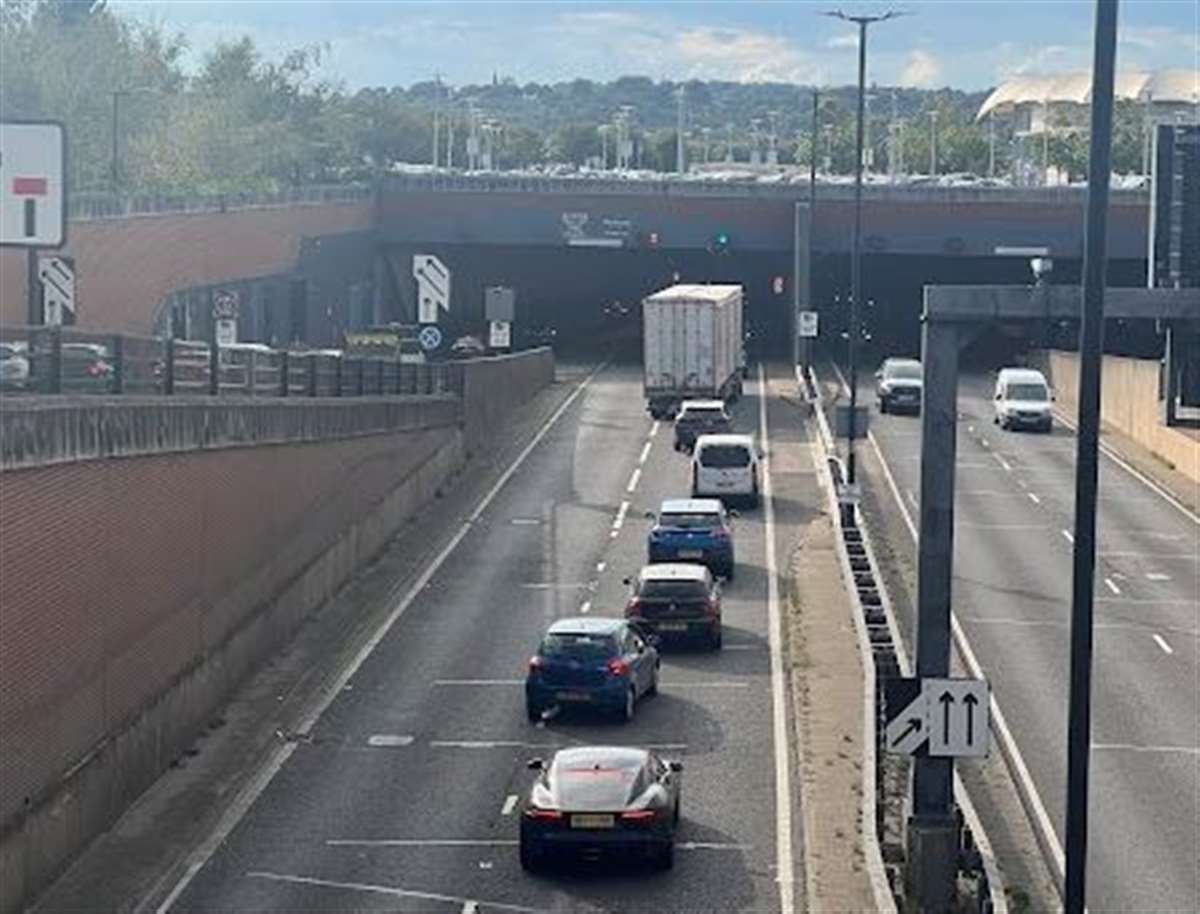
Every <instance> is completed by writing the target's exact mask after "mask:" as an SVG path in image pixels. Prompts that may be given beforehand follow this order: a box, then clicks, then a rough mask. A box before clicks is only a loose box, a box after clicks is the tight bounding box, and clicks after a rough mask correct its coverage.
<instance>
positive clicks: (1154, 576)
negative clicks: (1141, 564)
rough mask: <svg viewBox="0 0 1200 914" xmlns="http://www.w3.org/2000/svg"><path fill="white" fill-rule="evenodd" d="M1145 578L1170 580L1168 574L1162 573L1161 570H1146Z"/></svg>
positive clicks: (1149, 579) (1148, 579)
mask: <svg viewBox="0 0 1200 914" xmlns="http://www.w3.org/2000/svg"><path fill="white" fill-rule="evenodd" d="M1146 580H1147V581H1169V580H1171V576H1170V575H1169V574H1163V573H1162V572H1161V571H1148V572H1146Z"/></svg>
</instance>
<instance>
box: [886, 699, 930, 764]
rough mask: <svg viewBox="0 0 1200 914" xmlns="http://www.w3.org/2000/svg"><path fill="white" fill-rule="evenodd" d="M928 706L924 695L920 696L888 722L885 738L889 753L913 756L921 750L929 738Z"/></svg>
mask: <svg viewBox="0 0 1200 914" xmlns="http://www.w3.org/2000/svg"><path fill="white" fill-rule="evenodd" d="M927 708H928V704H927V702H926V699H925V695H924V693H922V694H920V695H918V696H917V697H916V698H914V699H913V700H912V701H910V702H909V703H908V704H907V705H905V707H904V710H903V711H901V712H900V713H899V714H898V715H896V716H895V717H893V718H892V719H891V721H889V722H888V725H887V729H886V730H885V731H884V736H885V738H886V740H887V742H886V743H885V747H886V748H887V751H888V752H894V753H896V754H897V755H912V754H913V753H914V752H916V751H917V750H918V749H920V748H921V744H922V743H924V742H925V740H926V739H928V737H929V732H928V730H929V728H928V725H927V718H928V713H927Z"/></svg>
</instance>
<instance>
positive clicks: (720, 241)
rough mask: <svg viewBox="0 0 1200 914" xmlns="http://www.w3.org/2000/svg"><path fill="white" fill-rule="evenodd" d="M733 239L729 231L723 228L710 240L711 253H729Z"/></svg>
mask: <svg viewBox="0 0 1200 914" xmlns="http://www.w3.org/2000/svg"><path fill="white" fill-rule="evenodd" d="M731 241H732V239H731V238H730V237H729V232H726V231H725V230H723V229H722V230H721V231H719V232H717V233H716V234H715V235H713V236H712V238H710V239H709V240H708V251H709V253H710V254H727V253H728V252H729V245H730V243H731Z"/></svg>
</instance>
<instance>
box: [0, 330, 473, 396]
mask: <svg viewBox="0 0 1200 914" xmlns="http://www.w3.org/2000/svg"><path fill="white" fill-rule="evenodd" d="M462 370H463V369H462V365H461V363H456V362H434V363H422V364H414V363H409V362H401V361H398V360H396V359H385V358H366V357H356V356H347V355H345V354H342V353H339V352H337V351H333V350H306V349H271V348H270V347H268V346H264V345H260V344H256V343H235V344H233V345H229V346H217V347H215V351H214V347H212V346H210V345H209V344H208V343H206V342H203V341H195V340H176V339H170V338H162V337H142V336H131V335H128V334H105V333H98V332H94V331H87V330H78V329H75V328H72V327H0V392H2V393H3V394H4V396H5V398H6V399H7V398H8V397H10V396H19V395H49V394H107V395H113V394H142V395H161V396H173V395H200V396H239V397H377V396H402V395H416V394H425V395H428V394H454V395H461V393H462Z"/></svg>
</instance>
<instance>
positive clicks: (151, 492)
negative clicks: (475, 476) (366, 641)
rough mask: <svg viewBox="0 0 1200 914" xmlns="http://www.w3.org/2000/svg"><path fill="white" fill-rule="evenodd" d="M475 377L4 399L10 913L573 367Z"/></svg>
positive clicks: (544, 358)
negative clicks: (426, 382) (382, 390)
mask: <svg viewBox="0 0 1200 914" xmlns="http://www.w3.org/2000/svg"><path fill="white" fill-rule="evenodd" d="M463 370H464V377H470V378H472V381H471V382H470V384H469V385H466V386H467V387H469V390H468V392H467V393H466V395H465V396H466V399H465V400H464V401H460V400H459V399H458V398H455V397H426V398H407V399H400V398H397V399H394V400H390V401H389V400H379V399H372V400H354V399H342V400H338V401H307V402H305V401H299V400H296V401H279V400H276V401H236V402H235V401H224V402H220V401H212V400H208V401H205V400H203V399H200V398H195V399H190V400H188V399H180V400H174V401H163V400H157V401H156V400H152V399H149V398H147V399H144V400H140V401H139V400H136V399H133V398H129V399H125V398H121V399H118V398H108V399H105V400H98V399H94V398H53V399H50V398H46V400H43V401H41V402H40V403H38V404H36V405H35V406H33V405H31V406H30V408H29V409H24V410H23V409H21V407H23V406H26V405H29V404H28V401H24V400H22V401H11V402H12V403H13V404H17V405H16V406H15V407H14V406H10V407H6V409H5V410H4V411H2V412H0V419H2V424H0V743H2V745H3V751H0V911H4V912H9V911H16V910H19V909H20V906H21V904H22V903H23V902H24V901H25V900H27V899H28V898H29V897H30V896H32V895H33V894H34V893H35V892H36V891H38V890H39V889H40V888H41V887H42V886H44V885H45V884H46V883H47V882H48V881H49V880H51V879H52V878H53V877H54V876H55V875H56V874H57V873H58V872H60V871H61V869H62V868H63V867H64V866H65V865H66V864H67V863H68V862H69V861H70V859H71V858H72V857H73V856H74V855H75V854H77V853H78V852H79V851H80V850H82V848H83V847H84V846H85V845H86V844H87V842H88V841H90V840H91V839H92V838H93V837H94V836H95V835H97V834H98V833H99V832H101V831H102V830H104V829H106V828H107V827H109V826H110V825H111V823H112V822H113V821H115V819H116V818H117V817H118V816H119V815H120V814H121V813H122V812H123V811H124V810H125V809H126V808H127V807H128V805H129V804H130V803H131V802H132V801H133V800H134V799H135V798H136V797H137V796H138V795H139V794H140V793H141V792H142V791H143V790H145V789H146V788H147V787H148V786H150V784H151V783H153V781H154V780H155V779H156V778H157V777H158V776H159V775H160V774H161V773H162V772H163V771H164V770H165V768H166V766H167V765H169V764H170V762H171V761H172V760H173V759H175V758H178V757H179V755H180V754H181V753H182V752H183V751H184V749H186V748H187V747H188V746H189V745H190V744H191V743H192V742H193V741H194V739H195V736H196V734H197V733H198V732H199V730H200V729H201V728H202V726H203V725H204V723H205V722H207V721H208V720H210V719H211V717H212V715H213V713H214V711H215V710H216V709H217V708H219V707H220V705H221V704H222V703H223V702H224V701H225V700H227V698H228V697H229V696H230V694H231V693H232V691H233V690H234V689H235V688H236V687H237V685H238V684H239V683H240V682H241V681H243V680H244V678H245V677H246V676H247V675H248V674H250V673H251V672H253V671H254V669H255V668H256V667H257V666H258V665H259V664H260V663H261V662H262V661H263V660H264V659H266V658H267V657H269V656H270V655H271V654H272V653H273V652H275V651H277V650H279V649H280V648H281V647H282V646H283V645H284V644H286V642H287V641H288V640H289V638H290V637H291V636H292V635H293V634H294V632H295V631H296V629H297V627H298V626H299V625H300V624H301V622H302V621H303V620H304V618H305V617H306V616H307V615H308V614H309V613H311V612H312V611H313V610H315V609H316V608H317V607H319V606H320V605H321V604H322V603H324V602H325V601H326V600H328V599H329V598H330V597H331V596H332V595H333V594H334V593H335V592H336V591H337V589H338V588H339V587H340V586H342V584H344V583H345V582H346V581H347V580H348V579H349V578H350V577H351V576H352V575H353V574H354V573H355V572H356V571H357V570H358V569H359V568H360V567H362V565H363V564H365V563H366V562H367V561H369V560H370V559H371V558H372V557H373V556H374V555H376V554H377V553H378V552H379V551H380V550H381V549H382V548H383V547H384V546H385V544H386V543H387V541H388V539H389V538H390V537H391V536H392V535H393V534H394V532H395V531H396V530H397V529H398V528H399V526H400V525H401V524H402V523H403V522H404V521H405V520H406V519H407V518H409V517H410V516H412V514H413V513H414V512H416V511H418V510H420V509H421V508H422V507H423V506H424V505H425V504H426V503H427V502H429V501H430V500H431V499H432V498H433V495H434V492H435V491H436V489H437V488H438V487H439V486H441V485H443V484H444V483H445V482H446V480H447V479H448V478H449V477H450V476H451V475H453V474H454V473H455V472H456V471H458V470H459V469H460V468H461V467H462V465H463V462H464V460H465V458H466V453H467V447H468V442H472V446H474V447H482V446H485V445H486V442H487V440H488V439H489V437H490V436H491V435H492V434H493V432H494V431H495V430H498V429H500V428H503V427H504V426H505V425H506V423H507V420H508V418H509V417H510V416H511V414H512V412H513V411H514V410H515V409H517V408H519V407H520V406H521V404H522V403H524V402H526V401H527V400H528V399H529V398H531V397H533V396H534V395H535V394H536V393H537V392H538V390H540V389H541V387H543V386H544V385H545V384H547V383H549V381H550V380H551V379H552V375H553V360H552V356H551V355H550V354H549V353H548V352H536V353H529V354H524V355H518V356H513V357H509V358H504V359H489V360H481V362H479V363H466V364H464V366H463ZM22 413H23V414H22Z"/></svg>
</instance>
